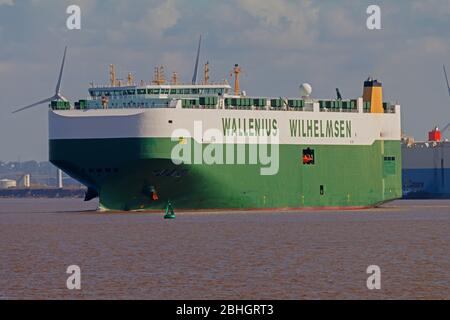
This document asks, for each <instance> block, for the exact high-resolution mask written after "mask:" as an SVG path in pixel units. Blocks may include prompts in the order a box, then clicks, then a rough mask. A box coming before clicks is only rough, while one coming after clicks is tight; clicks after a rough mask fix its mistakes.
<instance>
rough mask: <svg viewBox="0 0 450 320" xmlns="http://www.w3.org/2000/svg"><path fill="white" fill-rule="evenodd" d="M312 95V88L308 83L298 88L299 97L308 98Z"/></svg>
mask: <svg viewBox="0 0 450 320" xmlns="http://www.w3.org/2000/svg"><path fill="white" fill-rule="evenodd" d="M311 93H312V87H311V85H310V84H309V83H304V84H302V85H301V86H300V96H302V97H309V96H310V95H311Z"/></svg>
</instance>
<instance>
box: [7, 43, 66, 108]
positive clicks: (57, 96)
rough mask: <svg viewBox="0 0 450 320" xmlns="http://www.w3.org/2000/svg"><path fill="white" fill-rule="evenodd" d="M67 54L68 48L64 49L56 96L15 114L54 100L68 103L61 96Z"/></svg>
mask: <svg viewBox="0 0 450 320" xmlns="http://www.w3.org/2000/svg"><path fill="white" fill-rule="evenodd" d="M66 53H67V47H66V48H65V49H64V55H63V59H62V62H61V68H60V70H59V77H58V82H57V83H56V88H55V94H54V95H53V96H51V97H50V98H47V99H44V100H41V101H38V102H35V103H33V104H30V105H28V106H25V107H22V108H20V109H17V110H15V111H13V113H17V112H20V111H23V110H26V109H30V108H33V107H36V106H38V105H41V104H43V103H46V102H51V101H54V100H62V101H67V99H66V98H64V97H63V96H62V95H61V80H62V75H63V71H64V65H65V63H66Z"/></svg>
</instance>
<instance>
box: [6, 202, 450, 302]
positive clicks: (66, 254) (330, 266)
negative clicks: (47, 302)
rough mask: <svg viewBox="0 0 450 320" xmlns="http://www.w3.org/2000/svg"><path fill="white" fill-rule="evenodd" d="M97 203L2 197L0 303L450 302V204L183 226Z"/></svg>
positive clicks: (191, 217)
mask: <svg viewBox="0 0 450 320" xmlns="http://www.w3.org/2000/svg"><path fill="white" fill-rule="evenodd" d="M96 206H97V204H96V203H84V202H82V201H81V200H80V199H0V299H16V298H18V299H183V300H184V299H295V300H297V299H416V298H418V299H450V258H449V254H450V201H447V200H439V201H428V200H426V201H414V200H401V201H396V202H392V203H389V204H386V205H384V206H383V207H382V208H377V209H370V210H361V211H316V212H311V211H302V212H258V213H256V212H233V213H225V212H201V213H200V212H198V213H194V212H186V213H183V212H176V213H177V218H176V219H175V220H164V219H163V212H161V213H160V214H159V213H133V214H130V213H126V214H124V213H123V214H118V213H115V214H107V213H99V212H96V211H95V209H96ZM70 265H77V266H79V267H80V269H81V290H68V289H67V287H66V280H67V278H68V277H69V274H67V273H66V269H67V267H68V266H70ZM369 265H377V266H379V268H380V271H381V289H380V290H369V289H368V288H367V285H366V281H367V278H368V277H369V276H370V275H369V274H367V273H366V271H367V267H368V266H369Z"/></svg>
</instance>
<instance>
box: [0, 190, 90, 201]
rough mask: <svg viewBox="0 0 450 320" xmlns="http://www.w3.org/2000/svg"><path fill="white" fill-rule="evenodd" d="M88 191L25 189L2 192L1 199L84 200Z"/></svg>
mask: <svg viewBox="0 0 450 320" xmlns="http://www.w3.org/2000/svg"><path fill="white" fill-rule="evenodd" d="M85 193H86V189H79V188H66V189H59V188H29V189H28V188H27V189H25V188H23V189H16V188H14V189H3V190H0V199H1V198H3V199H5V198H6V199H11V198H84V196H85Z"/></svg>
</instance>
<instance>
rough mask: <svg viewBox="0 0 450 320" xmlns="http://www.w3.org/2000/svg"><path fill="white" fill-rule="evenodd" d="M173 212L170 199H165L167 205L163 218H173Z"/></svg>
mask: <svg viewBox="0 0 450 320" xmlns="http://www.w3.org/2000/svg"><path fill="white" fill-rule="evenodd" d="M175 218H176V216H175V212H173V208H172V204H171V203H170V201H167V206H166V214H165V215H164V219H175Z"/></svg>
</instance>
